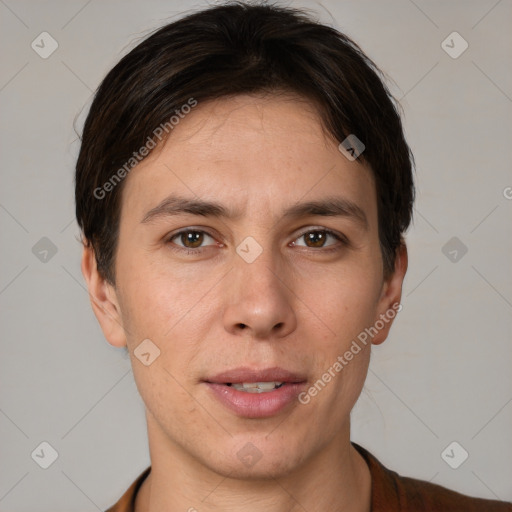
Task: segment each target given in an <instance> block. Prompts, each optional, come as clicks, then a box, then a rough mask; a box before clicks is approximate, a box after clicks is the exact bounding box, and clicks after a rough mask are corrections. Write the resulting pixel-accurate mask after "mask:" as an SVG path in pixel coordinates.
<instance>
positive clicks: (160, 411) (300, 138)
mask: <svg viewBox="0 0 512 512" xmlns="http://www.w3.org/2000/svg"><path fill="white" fill-rule="evenodd" d="M86 252H87V251H86ZM405 257H406V256H405V255H404V254H402V256H401V257H399V258H398V263H397V265H398V267H397V270H396V271H395V273H394V274H393V276H391V277H390V278H389V279H388V280H384V279H383V266H382V256H381V252H380V246H379V237H378V224H377V199H376V191H375V184H374V182H373V179H372V174H371V171H370V170H369V169H368V168H366V167H365V166H364V165H363V164H362V163H360V162H359V161H358V160H356V161H349V160H348V159H347V158H346V157H345V156H344V155H343V154H341V153H340V151H339V150H338V149H337V144H336V142H335V141H334V140H331V139H330V138H329V137H328V136H326V134H325V133H324V131H323V130H322V126H321V123H320V119H319V117H318V115H317V114H316V113H315V111H314V109H313V108H312V107H311V105H310V104H308V103H307V102H306V101H305V100H301V99H300V98H297V97H293V96H290V97H283V96H274V97H270V98H269V97H260V96H240V97H237V98H231V99H222V100H216V101H212V102H208V103H204V104H199V105H198V106H197V107H195V109H194V110H193V111H192V112H191V113H190V114H188V115H187V116H186V117H185V118H184V119H182V120H181V121H180V123H179V124H178V125H177V126H175V127H174V129H173V131H172V134H171V136H170V137H169V139H168V141H167V142H166V144H165V145H163V146H162V147H161V148H158V151H156V152H154V153H153V154H152V155H151V156H149V157H148V158H147V159H146V160H144V161H143V162H142V163H141V164H139V165H138V166H137V167H136V168H135V169H134V170H132V171H131V173H130V175H129V176H128V177H127V179H126V183H125V188H124V190H123V197H122V210H121V222H120V231H119V243H118V249H117V254H116V261H115V269H116V284H115V287H111V286H109V285H108V284H106V283H105V282H104V281H102V280H101V278H100V277H99V276H98V275H97V272H96V271H95V269H94V268H93V266H94V265H93V263H91V262H92V261H93V258H90V255H89V259H87V258H88V257H87V256H86V255H84V264H83V265H84V266H83V268H84V274H85V275H86V277H87V278H88V281H89V286H90V290H91V294H93V295H95V296H96V299H95V301H94V306H95V311H96V313H97V316H98V319H99V320H100V323H101V325H102V327H103V330H104V332H105V335H106V337H107V339H108V341H109V342H110V343H111V344H113V345H115V346H123V345H127V346H128V349H129V351H130V355H131V359H132V365H133V372H134V376H135V380H136V383H137V387H138V389H139V392H140V394H141V396H142V398H143V400H144V402H145V405H146V409H147V419H148V432H149V435H150V443H151V442H157V441H156V440H158V443H159V446H160V448H159V449H160V450H163V451H164V452H166V453H173V454H177V453H179V454H181V456H183V457H188V458H189V459H190V460H194V461H195V462H198V463H199V464H200V465H201V466H202V467H205V468H208V469H211V470H213V471H215V472H217V473H219V474H223V475H228V474H230V473H232V472H233V471H236V474H237V475H239V476H240V477H243V476H244V475H245V476H279V475H284V474H289V473H290V472H291V471H293V470H294V469H297V468H300V467H302V466H303V465H304V464H306V463H307V462H308V461H312V460H313V459H315V458H321V457H322V456H323V454H325V453H327V452H328V451H329V450H330V449H331V448H332V447H333V446H336V443H340V442H342V441H343V440H345V441H347V440H348V436H349V415H350V411H351V409H352V407H353V405H354V403H355V401H356V400H357V398H358V396H359V394H360V392H361V389H362V386H363V383H364V379H365V376H366V372H367V367H368V361H369V354H370V345H371V343H370V341H371V342H373V343H380V342H382V341H383V340H384V339H385V338H386V336H387V333H388V330H389V327H390V325H391V321H392V320H388V321H386V322H383V321H382V318H383V317H382V315H383V314H386V312H388V311H389V310H390V308H392V305H393V304H394V303H396V302H399V300H400V290H401V283H402V280H403V276H404V273H405V265H406V263H405ZM87 261H89V263H87ZM393 316H394V315H393ZM391 318H392V317H391ZM379 319H381V320H380V323H379V324H378V325H379V326H380V325H381V324H384V327H382V328H381V329H378V333H377V334H375V335H374V336H373V338H371V337H367V343H366V344H364V343H361V342H360V341H359V342H358V346H359V349H360V350H359V351H357V352H356V349H355V348H354V344H353V342H354V340H357V339H358V336H360V334H361V333H362V332H363V331H364V330H365V328H369V327H371V326H374V325H375V324H376V322H377V321H378V320H379ZM359 339H361V337H360V338H359ZM143 340H151V342H147V341H146V342H145V343H146V344H147V345H143V346H144V347H146V348H147V350H144V351H145V352H149V353H150V354H153V355H150V356H149V358H150V359H152V357H154V355H156V352H155V350H156V347H157V348H158V350H159V351H160V353H159V355H158V357H156V359H154V361H153V362H152V363H151V364H149V365H148V366H146V365H145V364H143V363H142V362H141V361H140V360H139V358H138V357H136V355H135V354H137V353H138V350H137V347H139V345H140V344H141V342H142V341H143ZM351 347H352V357H351V358H350V359H349V358H348V357H345V356H344V354H345V353H347V351H349V352H350V349H351ZM139 350H140V349H139ZM144 357H145V358H146V359H148V356H144ZM341 361H343V363H342V362H341ZM336 362H338V364H336ZM340 365H341V369H340ZM327 374H328V375H327ZM326 375H327V376H326ZM329 376H330V378H329ZM319 381H320V382H319ZM255 382H265V383H266V384H262V385H260V386H258V389H255V385H254V384H253V385H252V386H251V385H250V383H255ZM276 382H277V384H276ZM242 383H246V385H245V386H243V385H242ZM248 383H249V385H247V384H248ZM280 383H282V384H280ZM314 389H316V392H315V391H314ZM312 390H313V391H312ZM151 438H153V439H151ZM255 461H256V462H255Z"/></svg>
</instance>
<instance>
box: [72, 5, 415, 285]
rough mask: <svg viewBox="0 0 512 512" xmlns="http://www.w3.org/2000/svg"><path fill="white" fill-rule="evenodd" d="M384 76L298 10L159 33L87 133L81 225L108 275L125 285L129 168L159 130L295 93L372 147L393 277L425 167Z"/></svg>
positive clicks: (182, 25)
mask: <svg viewBox="0 0 512 512" xmlns="http://www.w3.org/2000/svg"><path fill="white" fill-rule="evenodd" d="M381 76H382V73H381V72H380V71H379V69H378V68H377V66H376V65H375V64H374V63H373V61H371V60H370V59H369V58H368V57H367V56H366V55H365V54H364V53H363V51H362V50H361V49H360V48H359V46H358V45H356V44H355V43H354V42H353V41H352V40H351V39H349V38H348V37H347V36H346V35H344V34H342V33H340V32H339V31H337V30H335V29H333V28H331V27H328V26H326V25H323V24H321V23H319V22H317V21H315V20H313V19H312V18H311V17H309V16H308V15H307V14H306V13H305V12H304V11H302V10H298V9H292V8H288V7H279V6H275V5H267V4H260V5H258V4H256V5H254V4H252V5H247V4H244V3H242V2H229V3H227V4H225V5H220V6H214V7H209V8H207V9H204V10H201V11H198V12H195V13H193V14H190V15H187V16H186V17H184V18H182V19H180V20H178V21H174V22H172V23H170V24H168V25H165V26H164V27H162V28H160V29H158V30H157V31H156V32H154V33H153V34H152V35H151V36H149V37H148V38H146V39H145V40H144V41H142V42H141V43H140V44H139V45H138V46H136V47H135V48H134V49H133V50H132V51H130V52H129V53H128V54H127V55H126V56H125V57H123V58H122V59H121V60H120V62H119V63H118V64H117V65H116V66H115V67H114V68H113V69H112V70H111V71H110V72H109V73H108V74H107V76H106V77H105V79H104V80H103V82H102V83H101V85H100V87H99V88H98V90H97V92H96V95H95V98H94V101H93V103H92V105H91V108H90V111H89V113H88V116H87V119H86V121H85V125H84V128H83V133H82V140H81V148H80V154H79V157H78V161H77V165H76V177H75V178H76V180H75V183H76V187H75V200H76V217H77V221H78V224H79V226H80V228H81V230H82V234H83V238H84V243H86V244H90V245H91V246H92V247H93V249H94V252H95V256H96V261H97V264H98V270H99V272H100V273H101V274H102V276H103V277H105V278H106V279H107V280H108V281H109V282H110V283H112V284H114V283H115V268H114V259H115V251H116V247H117V239H118V231H119V221H120V210H121V193H122V189H123V182H124V180H123V179H122V178H124V176H125V175H126V172H128V171H126V170H127V169H128V170H129V168H127V167H126V162H128V161H130V159H132V160H133V158H134V154H135V152H137V150H139V148H141V147H143V146H144V145H148V141H150V140H152V141H153V145H155V144H154V142H155V129H156V128H157V127H159V126H161V125H163V124H164V123H168V122H169V119H170V118H171V117H172V116H173V115H175V114H176V113H177V112H178V111H179V109H180V108H182V106H183V105H186V104H187V103H189V102H190V99H191V98H193V99H194V101H197V102H201V101H205V100H209V99H215V98H221V97H228V96H233V95H238V94H250V93H257V92H267V93H277V92H283V91H287V92H293V93H298V94H299V95H301V96H303V97H305V98H307V99H309V100H311V101H313V103H314V104H315V105H316V106H317V108H318V111H319V113H320V115H321V118H322V121H323V124H324V128H325V129H326V130H327V131H328V133H330V134H331V135H332V136H333V137H334V138H335V139H336V140H337V141H342V140H344V139H345V138H346V137H347V136H348V135H350V134H355V135H356V137H357V138H358V139H360V140H361V141H362V142H363V143H364V145H365V146H366V147H365V150H364V153H363V154H361V156H360V157H359V158H361V159H362V160H364V161H365V162H366V163H367V164H368V165H369V166H370V168H371V171H372V173H373V176H374V178H375V183H376V190H377V207H378V218H379V240H380V246H381V252H382V257H383V265H384V275H385V276H388V275H389V274H390V273H391V272H392V271H393V269H394V263H395V257H396V251H397V249H398V248H399V246H400V245H401V244H403V234H404V232H405V231H406V229H407V228H408V226H409V224H410V222H411V218H412V208H413V202H414V195H415V192H414V184H413V175H412V174H413V173H412V171H413V166H414V159H413V156H412V153H411V151H410V149H409V146H408V145H407V143H406V141H405V137H404V133H403V129H402V123H401V119H400V115H399V111H398V104H397V102H396V101H395V100H394V98H393V97H392V95H391V93H390V92H389V90H388V88H387V87H386V85H385V83H384V81H383V80H382V78H381ZM122 169H125V171H126V172H123V171H122ZM116 171H117V174H116ZM116 176H117V178H119V179H118V180H117V181H119V183H117V181H116V182H113V181H112V178H115V177H116ZM108 183H110V186H109V185H108ZM116 185H117V186H116ZM98 190H102V191H103V192H101V194H100V193H99V192H98ZM98 196H101V197H98Z"/></svg>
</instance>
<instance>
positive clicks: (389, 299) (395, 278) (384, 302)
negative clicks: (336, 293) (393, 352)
mask: <svg viewBox="0 0 512 512" xmlns="http://www.w3.org/2000/svg"><path fill="white" fill-rule="evenodd" d="M407 264H408V257H407V246H406V245H405V242H402V243H401V245H400V247H399V248H398V249H397V252H396V258H395V270H394V271H393V273H392V274H391V275H390V276H389V277H388V279H386V280H385V281H384V284H383V286H382V292H381V295H380V298H379V302H378V306H377V316H376V317H375V322H374V326H375V327H376V328H377V327H379V329H377V330H378V332H377V334H375V336H374V337H373V339H372V344H373V345H380V344H381V343H382V342H383V341H384V340H385V339H386V338H387V337H388V334H389V330H390V329H391V325H392V324H393V321H394V319H395V317H396V315H397V313H398V312H399V311H400V310H401V309H402V306H401V305H400V299H401V298H402V283H403V281H404V277H405V273H406V272H407ZM382 324H384V325H383V326H382Z"/></svg>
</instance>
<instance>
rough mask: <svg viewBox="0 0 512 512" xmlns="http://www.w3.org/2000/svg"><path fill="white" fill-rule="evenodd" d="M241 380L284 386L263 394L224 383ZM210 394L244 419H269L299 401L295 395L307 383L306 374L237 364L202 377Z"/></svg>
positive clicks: (235, 382)
mask: <svg viewBox="0 0 512 512" xmlns="http://www.w3.org/2000/svg"><path fill="white" fill-rule="evenodd" d="M243 382H283V385H282V386H281V387H280V388H278V389H275V390H273V391H268V392H266V393H247V392H244V391H238V390H237V389H235V388H233V387H231V386H226V384H227V383H230V384H237V383H238V384H241V383H243ZM204 384H206V386H207V387H208V389H209V390H210V392H211V393H212V395H213V397H214V398H215V399H216V400H218V401H219V402H220V403H222V404H223V405H224V406H225V407H226V408H227V409H229V410H230V411H231V412H234V413H235V414H236V415H237V416H240V417H243V418H268V417H271V416H275V415H277V414H279V413H280V412H281V411H283V410H284V409H286V408H288V407H291V406H292V405H293V404H294V403H295V404H298V403H299V402H298V399H297V397H298V395H299V394H300V393H301V391H302V390H303V389H304V388H305V386H306V377H305V376H304V375H302V374H299V373H296V372H291V371H289V370H285V369H283V368H278V367H273V368H264V369H261V370H255V369H251V368H248V367H240V368H235V369H232V370H228V371H225V372H222V373H219V374H217V375H215V376H214V377H210V378H207V379H205V380H204Z"/></svg>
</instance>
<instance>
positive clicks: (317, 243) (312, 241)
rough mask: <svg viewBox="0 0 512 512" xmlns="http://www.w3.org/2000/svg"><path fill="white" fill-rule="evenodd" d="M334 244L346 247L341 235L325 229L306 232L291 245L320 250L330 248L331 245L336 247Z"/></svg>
mask: <svg viewBox="0 0 512 512" xmlns="http://www.w3.org/2000/svg"><path fill="white" fill-rule="evenodd" d="M329 239H331V240H332V242H329ZM301 242H303V243H301ZM336 242H339V243H341V244H343V245H346V243H347V242H346V240H344V239H343V238H342V235H338V234H336V233H334V232H332V231H330V230H327V229H316V230H311V231H307V232H305V233H303V234H302V235H300V236H299V238H297V240H296V241H295V242H294V243H293V245H296V246H299V247H309V248H310V249H322V248H326V247H330V246H331V245H337V244H336Z"/></svg>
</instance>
